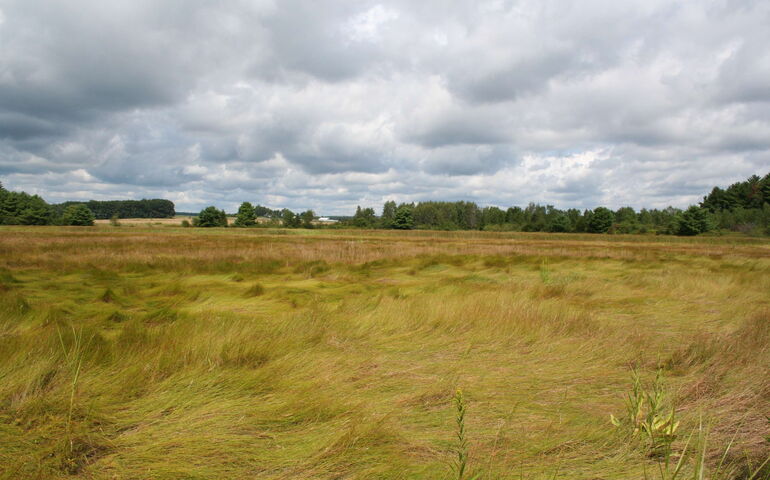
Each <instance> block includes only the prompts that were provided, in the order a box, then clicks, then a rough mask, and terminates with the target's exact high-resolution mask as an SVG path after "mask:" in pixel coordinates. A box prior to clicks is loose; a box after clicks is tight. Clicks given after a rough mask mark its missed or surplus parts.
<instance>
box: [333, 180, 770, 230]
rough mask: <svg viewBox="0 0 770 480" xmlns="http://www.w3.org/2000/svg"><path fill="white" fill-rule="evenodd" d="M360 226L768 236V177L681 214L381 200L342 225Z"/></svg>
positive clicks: (717, 189)
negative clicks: (377, 212)
mask: <svg viewBox="0 0 770 480" xmlns="http://www.w3.org/2000/svg"><path fill="white" fill-rule="evenodd" d="M344 223H346V224H348V225H351V226H355V227H362V228H396V229H412V228H417V229H434V230H436V229H437V230H487V231H524V232H581V233H582V232H585V233H653V232H654V233H658V234H670V235H697V234H699V233H705V232H709V231H714V230H722V231H736V232H743V233H748V234H755V235H768V234H770V173H769V174H767V175H765V176H764V177H763V178H760V177H759V176H757V175H753V176H751V177H749V178H748V179H747V180H746V181H743V182H737V183H734V184H732V185H730V186H729V187H727V188H726V189H722V188H720V187H714V189H713V190H712V191H711V193H709V194H708V195H706V196H705V197H704V198H703V201H702V202H700V204H699V205H692V206H690V207H689V208H687V209H685V210H681V209H678V208H673V207H668V208H665V209H646V208H643V209H641V210H640V211H638V212H637V211H636V210H634V209H633V208H631V207H623V208H620V209H618V210H614V211H613V210H610V209H608V208H606V207H597V208H595V209H593V210H583V211H580V210H578V209H574V208H571V209H568V210H560V209H558V208H555V207H554V206H553V205H546V206H543V205H538V204H535V203H530V204H529V205H527V206H526V207H524V208H521V207H510V208H508V209H506V210H503V209H501V208H498V207H484V208H480V207H479V206H478V205H476V204H475V203H473V202H463V201H460V202H420V203H416V204H415V203H402V204H399V205H397V204H396V202H393V201H389V202H386V203H385V204H384V205H383V207H382V214H381V215H380V216H376V215H375V211H374V209H372V208H361V207H358V208H357V209H356V211H355V213H354V214H353V217H352V218H351V219H350V220H349V221H346V222H344Z"/></svg>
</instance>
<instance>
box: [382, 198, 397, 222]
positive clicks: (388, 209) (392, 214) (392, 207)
mask: <svg viewBox="0 0 770 480" xmlns="http://www.w3.org/2000/svg"><path fill="white" fill-rule="evenodd" d="M395 218H396V202H394V201H393V200H389V201H387V202H385V204H384V205H383V206H382V217H380V223H381V225H382V228H393V220H395Z"/></svg>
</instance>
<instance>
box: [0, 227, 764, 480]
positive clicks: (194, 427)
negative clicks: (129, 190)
mask: <svg viewBox="0 0 770 480" xmlns="http://www.w3.org/2000/svg"><path fill="white" fill-rule="evenodd" d="M279 232H280V233H279ZM0 233H1V235H0V252H2V253H3V255H2V256H0V478H71V477H72V476H75V477H80V478H94V479H98V478H436V479H438V478H446V477H447V475H448V474H449V464H450V463H451V461H452V448H453V435H454V432H455V429H456V425H455V424H454V422H455V418H454V411H453V406H452V401H453V400H452V399H453V396H454V393H455V391H456V389H457V388H458V387H461V388H462V390H463V392H464V399H465V402H466V404H467V412H466V416H465V419H464V421H465V425H466V436H467V440H468V459H469V460H468V468H469V469H470V471H472V472H476V473H481V474H482V478H520V476H521V475H523V476H524V477H525V478H541V477H542V478H550V477H551V476H552V475H553V474H554V473H555V471H556V469H559V470H560V471H561V472H562V475H563V476H567V477H569V478H586V479H588V478H619V479H620V478H642V476H643V472H644V469H645V467H647V468H654V460H652V459H650V458H649V457H648V456H647V452H646V451H645V450H644V448H642V447H640V446H638V445H634V444H633V443H629V442H628V441H627V440H626V439H624V438H623V437H622V436H621V435H619V434H618V432H616V431H615V429H614V428H613V427H612V425H611V424H610V422H609V414H610V413H614V414H616V415H617V414H618V413H620V412H621V411H622V410H623V398H624V394H625V392H626V390H627V388H628V370H629V367H630V366H636V367H637V368H638V369H639V371H640V372H641V373H642V375H643V376H646V378H649V377H650V376H652V375H654V373H655V371H656V370H657V369H658V368H659V367H661V366H662V367H663V368H664V370H665V372H666V376H667V379H668V380H667V384H668V385H669V388H670V390H671V391H670V396H671V397H672V398H673V399H674V400H675V402H676V406H677V409H678V416H679V417H680V418H681V419H682V421H683V426H682V427H681V428H682V429H683V430H687V429H691V428H695V426H696V425H698V422H699V421H700V419H701V418H703V417H706V418H707V419H708V420H709V421H710V422H711V424H712V426H713V427H712V434H711V435H712V438H710V440H709V443H710V444H712V445H714V452H711V455H713V456H716V455H718V454H717V453H716V451H717V450H718V446H719V445H720V444H721V445H724V444H726V443H727V442H729V439H730V438H732V437H733V435H735V438H736V440H735V446H734V447H733V448H732V450H733V451H734V452H735V458H734V459H731V460H736V461H738V460H740V459H741V458H743V457H744V456H748V457H749V458H754V459H756V458H762V456H763V455H765V456H766V455H767V454H768V453H769V452H770V448H769V447H770V443H768V442H767V441H766V437H767V435H770V425H768V424H767V421H766V419H765V418H764V415H767V414H769V413H770V401H769V400H768V399H770V376H768V375H767V372H768V370H770V333H769V330H768V328H770V314H769V313H768V312H770V294H768V292H770V248H769V246H768V244H767V243H766V242H765V243H763V242H761V241H755V240H751V241H742V240H738V239H732V238H728V239H718V238H708V239H695V240H687V241H685V240H682V239H670V237H669V238H666V239H659V238H653V237H630V236H629V237H591V236H572V235H533V234H486V233H472V232H470V233H469V232H459V233H458V232H409V233H408V234H403V235H399V234H394V233H390V232H344V231H343V232H334V233H332V232H328V231H321V232H303V233H302V235H299V234H296V233H295V232H283V231H275V232H273V231H254V230H248V231H240V230H239V231H232V230H222V231H214V232H209V231H205V232H203V231H197V230H190V229H186V230H181V229H178V230H177V229H154V230H153V229H140V228H135V227H131V228H124V227H121V228H120V229H109V228H96V229H92V230H90V231H84V230H77V229H69V228H40V229H37V228H9V229H5V228H3V229H2V230H0ZM736 432H737V434H736Z"/></svg>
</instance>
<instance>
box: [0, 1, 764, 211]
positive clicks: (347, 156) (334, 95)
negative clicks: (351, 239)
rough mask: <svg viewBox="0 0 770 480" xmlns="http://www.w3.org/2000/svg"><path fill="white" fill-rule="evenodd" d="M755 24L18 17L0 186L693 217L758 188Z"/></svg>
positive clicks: (698, 13) (714, 17)
mask: <svg viewBox="0 0 770 480" xmlns="http://www.w3.org/2000/svg"><path fill="white" fill-rule="evenodd" d="M768 15H770V4H768V3H767V2H749V1H747V2H738V3H731V4H724V3H722V2H719V1H716V0H714V1H705V2H685V3H671V2H665V1H662V0H661V1H652V2H651V1H632V2H623V3H607V2H604V1H601V0H596V1H588V2H583V3H581V4H580V5H579V6H578V5H571V4H569V3H564V2H551V1H545V2H542V1H534V0H521V1H513V2H512V1H501V0H495V1H484V2H478V1H471V0H463V1H459V2H452V3H449V4H448V3H446V2H437V1H433V0H426V1H424V2H405V1H402V0H392V1H387V2H377V1H373V0H364V1H362V2H344V1H342V0H323V1H320V2H319V1H317V0H313V1H310V0H283V1H281V2H273V1H264V2H240V1H237V0H234V1H228V2H220V3H217V4H211V5H208V4H199V3H189V2H170V3H157V2H151V1H143V0H142V1H135V0H131V1H129V0H118V1H114V2H106V3H105V2H101V3H94V2H91V1H86V0H75V3H74V4H73V3H72V2H70V3H68V4H67V5H66V8H65V7H64V6H58V7H57V6H55V5H52V4H51V3H50V2H45V1H43V0H7V1H6V2H4V5H3V7H2V10H1V11H0V45H2V47H0V178H2V181H3V184H4V185H6V186H8V187H10V188H19V189H26V190H27V191H31V192H35V193H39V194H41V195H43V196H44V197H45V198H47V199H49V200H51V201H61V200H66V199H81V200H82V199H88V198H99V199H105V198H112V197H114V198H126V196H129V195H130V196H135V197H158V196H164V197H168V198H170V199H172V200H174V201H175V202H177V204H178V208H179V209H180V210H195V209H198V208H200V207H203V206H206V205H209V204H217V205H218V206H220V207H224V208H227V209H229V210H233V209H234V208H235V207H237V205H238V203H240V201H244V200H249V201H252V202H255V203H263V204H268V205H270V206H272V207H283V206H286V207H289V208H292V209H296V210H300V209H305V208H313V209H314V210H316V211H317V212H319V213H324V214H344V213H350V212H351V211H352V209H353V208H355V205H357V204H362V205H367V206H375V207H378V209H379V205H380V204H381V203H382V202H383V201H384V200H386V199H395V200H397V201H412V200H416V201H419V200H426V199H447V200H455V199H468V200H475V201H478V202H480V203H483V204H497V205H500V206H507V205H512V204H518V205H522V204H525V203H526V202H528V201H538V202H542V203H550V204H555V205H557V206H560V207H572V206H575V207H580V208H584V207H593V206H596V205H597V204H599V203H603V204H607V205H609V206H613V207H617V206H621V205H626V204H630V205H633V206H636V207H641V206H650V207H659V206H666V205H668V204H669V203H671V204H674V205H678V206H684V205H686V204H687V203H688V202H695V201H697V200H699V199H700V197H701V196H702V195H703V194H705V193H706V192H707V191H708V190H709V189H710V187H711V186H712V185H715V184H722V185H724V184H728V183H730V182H732V181H735V180H738V179H742V178H745V177H747V176H748V175H751V174H753V173H759V174H764V173H767V172H766V171H767V168H768V166H769V165H770V54H768V51H767V49H766V48H765V46H766V45H768V44H770V29H767V28H766V27H767V26H766V25H765V23H766V21H765V20H766V18H768ZM3 19H4V21H3Z"/></svg>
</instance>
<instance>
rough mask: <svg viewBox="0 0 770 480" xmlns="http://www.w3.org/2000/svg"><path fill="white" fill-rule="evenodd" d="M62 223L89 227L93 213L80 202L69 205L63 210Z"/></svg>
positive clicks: (92, 221) (92, 219)
mask: <svg viewBox="0 0 770 480" xmlns="http://www.w3.org/2000/svg"><path fill="white" fill-rule="evenodd" d="M62 224H64V225H76V226H81V227H90V226H93V224H94V214H93V212H92V211H91V210H89V208H88V207H86V206H85V205H84V204H82V203H79V204H75V205H70V206H68V207H67V208H66V209H65V210H64V214H63V215H62Z"/></svg>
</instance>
